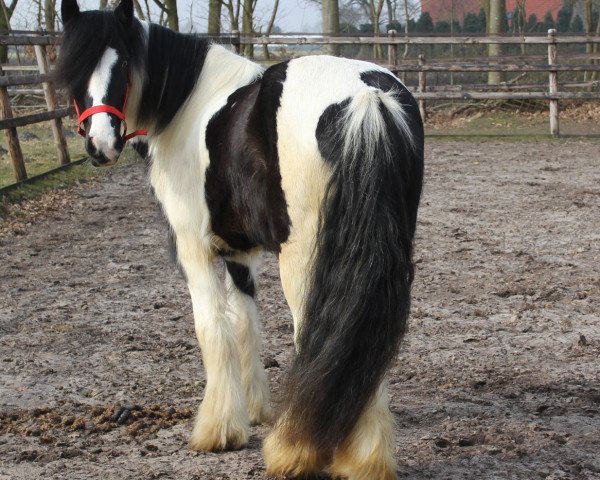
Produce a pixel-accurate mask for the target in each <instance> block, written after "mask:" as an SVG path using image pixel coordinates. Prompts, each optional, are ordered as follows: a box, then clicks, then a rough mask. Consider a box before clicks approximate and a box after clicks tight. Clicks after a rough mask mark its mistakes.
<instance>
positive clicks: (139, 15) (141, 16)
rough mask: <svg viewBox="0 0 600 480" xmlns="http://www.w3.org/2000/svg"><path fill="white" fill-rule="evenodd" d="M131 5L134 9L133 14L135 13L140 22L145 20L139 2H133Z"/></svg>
mask: <svg viewBox="0 0 600 480" xmlns="http://www.w3.org/2000/svg"><path fill="white" fill-rule="evenodd" d="M133 5H134V7H135V12H136V13H137V16H138V18H139V19H140V20H146V16H145V15H144V11H143V10H142V6H141V5H140V2H139V1H138V0H135V1H134V2H133Z"/></svg>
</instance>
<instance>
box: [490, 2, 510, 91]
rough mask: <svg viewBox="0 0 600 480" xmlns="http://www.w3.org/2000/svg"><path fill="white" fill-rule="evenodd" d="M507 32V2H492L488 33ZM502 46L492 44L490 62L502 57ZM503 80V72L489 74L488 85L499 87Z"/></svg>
mask: <svg viewBox="0 0 600 480" xmlns="http://www.w3.org/2000/svg"><path fill="white" fill-rule="evenodd" d="M505 32H506V0H490V14H489V17H488V33H489V34H490V35H498V34H502V33H505ZM502 50H503V49H502V44H499V43H490V44H489V45H488V56H489V57H490V60H492V59H494V58H497V57H500V56H502ZM502 80H503V75H502V73H501V72H490V73H488V84H490V85H497V84H499V83H500V82H502Z"/></svg>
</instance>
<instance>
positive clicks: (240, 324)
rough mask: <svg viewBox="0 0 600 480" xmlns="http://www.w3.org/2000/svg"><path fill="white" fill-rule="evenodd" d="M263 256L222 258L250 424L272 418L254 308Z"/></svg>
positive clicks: (230, 315)
mask: <svg viewBox="0 0 600 480" xmlns="http://www.w3.org/2000/svg"><path fill="white" fill-rule="evenodd" d="M261 257H262V253H261V252H260V251H258V250H253V251H250V252H244V253H242V252H237V253H232V254H229V255H227V256H225V257H224V258H225V263H226V265H227V277H226V285H227V314H228V315H229V317H230V318H231V321H232V324H233V328H234V332H235V337H236V343H237V347H238V352H239V356H240V361H241V373H242V385H243V387H244V392H245V394H246V401H247V402H248V416H249V417H250V423H251V424H253V425H257V424H260V423H263V422H267V421H269V420H270V419H271V406H270V405H269V397H270V395H269V384H268V380H267V374H266V372H265V368H264V366H263V364H262V362H261V360H260V354H259V353H260V343H261V341H260V330H261V328H260V322H259V319H258V311H257V308H256V301H255V294H256V274H257V269H258V265H259V262H260V260H261Z"/></svg>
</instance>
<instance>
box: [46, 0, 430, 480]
mask: <svg viewBox="0 0 600 480" xmlns="http://www.w3.org/2000/svg"><path fill="white" fill-rule="evenodd" d="M62 17H63V22H64V25H65V33H64V38H63V43H62V48H61V53H60V58H59V62H58V65H57V74H58V78H59V79H60V80H61V82H62V84H63V85H64V86H65V87H67V88H68V90H69V91H70V93H71V94H72V95H73V97H74V99H75V100H76V102H77V105H78V106H79V110H80V113H81V115H82V118H81V119H82V133H83V134H84V135H85V137H86V147H87V150H88V153H89V154H90V156H91V157H92V158H93V162H94V163H95V164H97V165H100V164H102V165H111V164H114V163H115V162H116V161H117V159H118V157H119V154H120V153H121V150H122V148H123V144H124V142H125V140H126V138H125V136H124V135H123V133H122V130H123V121H126V123H127V124H128V125H129V126H130V127H131V126H133V127H135V128H144V129H146V130H147V132H148V141H149V152H150V153H149V155H150V158H151V166H150V182H151V184H152V187H153V190H154V192H155V194H156V196H157V198H158V200H159V201H160V204H161V206H162V209H163V211H164V213H165V215H166V218H167V219H168V222H169V224H170V226H171V229H172V233H173V237H174V244H175V247H176V254H177V261H178V263H179V265H180V266H181V269H182V271H183V273H184V275H185V278H186V281H187V284H188V286H189V291H190V294H191V297H192V303H193V309H194V319H195V328H196V334H197V337H198V341H199V343H200V347H201V349H202V355H203V360H204V367H205V369H206V375H207V383H206V388H205V391H204V400H203V402H202V405H201V406H200V409H199V412H198V416H197V418H196V421H195V425H194V429H193V432H192V437H191V446H192V448H193V449H196V450H222V449H226V448H241V447H243V446H244V445H245V444H246V442H247V441H248V430H249V425H250V424H251V423H259V422H264V421H267V420H268V419H269V418H270V407H269V389H268V385H267V377H266V374H265V371H264V368H263V366H262V364H261V361H260V357H259V343H260V341H259V323H258V319H257V309H256V304H255V300H254V295H255V285H256V280H255V278H256V271H257V266H258V264H259V261H260V257H261V252H262V251H265V250H266V251H272V252H277V253H278V254H279V262H280V271H281V281H282V284H283V289H284V292H285V296H286V299H287V301H288V303H289V306H290V308H291V311H292V314H293V318H294V328H295V342H296V349H297V355H296V357H295V360H294V362H293V365H292V367H291V371H290V372H289V375H288V380H287V382H286V387H285V389H284V391H285V396H284V398H283V406H282V411H281V414H280V415H279V417H278V419H277V420H276V422H275V425H274V428H273V430H272V432H271V433H270V434H269V436H268V438H267V439H266V440H265V443H264V455H265V461H266V466H267V470H268V472H269V473H270V474H275V475H289V476H301V475H305V474H311V473H315V472H320V471H328V472H330V473H331V474H332V475H334V476H339V477H346V478H351V479H362V480H366V479H368V480H375V479H392V478H396V468H395V462H394V459H393V450H394V441H393V432H392V430H393V419H392V415H391V413H390V410H389V407H388V398H387V392H386V387H385V378H384V377H385V373H386V370H387V368H388V367H389V365H390V362H391V361H392V359H393V358H394V355H395V352H396V350H397V346H398V343H399V340H400V338H401V337H402V335H403V334H404V332H405V329H406V322H407V317H408V313H409V304H410V286H411V282H412V277H413V264H412V258H411V257H412V241H413V236H414V232H415V224H416V217H417V207H418V204H419V197H420V194H421V184H422V175H423V126H422V121H421V118H420V116H419V111H418V108H417V105H416V103H415V101H414V99H413V97H412V96H411V94H410V93H409V92H408V91H407V89H406V88H405V87H404V85H402V83H400V81H399V80H398V79H397V78H396V77H394V76H393V75H392V74H391V73H390V72H389V71H387V70H385V69H384V68H381V67H379V66H377V65H374V64H371V63H366V62H361V61H355V60H347V59H341V58H335V57H328V56H308V57H302V58H298V59H294V60H290V61H288V62H284V63H280V64H278V65H274V66H272V67H270V68H268V69H266V70H265V69H263V68H262V67H261V66H259V65H257V64H255V63H252V62H251V61H249V60H247V59H245V58H243V57H240V56H237V55H235V54H234V53H231V52H230V51H229V50H227V49H226V48H224V47H222V46H219V45H213V44H210V43H209V42H207V41H206V40H204V39H201V38H198V37H195V36H190V35H182V34H179V33H175V32H173V31H170V30H168V29H166V28H163V27H160V26H158V25H153V24H148V23H145V22H141V21H138V20H137V19H135V18H134V16H133V6H132V1H131V0H123V1H122V2H121V4H120V5H119V6H118V7H117V8H116V10H115V11H114V12H99V11H90V12H80V10H79V7H78V5H77V1H76V0H63V3H62ZM90 107H92V110H89V109H90ZM86 112H87V113H86ZM219 257H220V258H223V259H224V261H225V263H226V266H227V276H226V279H225V284H223V282H222V281H221V280H220V277H219V275H218V270H217V269H216V268H215V261H216V260H217V259H218V258H219Z"/></svg>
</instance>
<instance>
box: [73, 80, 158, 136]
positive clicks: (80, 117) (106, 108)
mask: <svg viewBox="0 0 600 480" xmlns="http://www.w3.org/2000/svg"><path fill="white" fill-rule="evenodd" d="M128 97H129V85H127V90H125V101H124V102H123V108H121V110H118V109H116V108H115V107H111V106H110V105H94V106H93V107H90V108H88V109H86V110H84V111H83V112H80V111H79V105H77V101H76V100H75V99H73V104H74V105H75V112H77V133H78V134H79V135H81V136H82V137H85V130H84V129H83V128H81V125H82V124H83V122H84V121H85V120H87V119H88V118H90V117H91V116H92V115H96V114H97V113H110V114H111V115H114V116H115V117H117V118H118V119H119V120H121V122H122V123H123V126H124V127H125V130H124V131H123V137H122V138H123V143H126V142H127V140H129V139H131V138H133V137H137V136H138V135H148V130H135V131H134V132H131V133H129V134H128V133H127V122H125V106H126V105H127V98H128Z"/></svg>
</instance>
